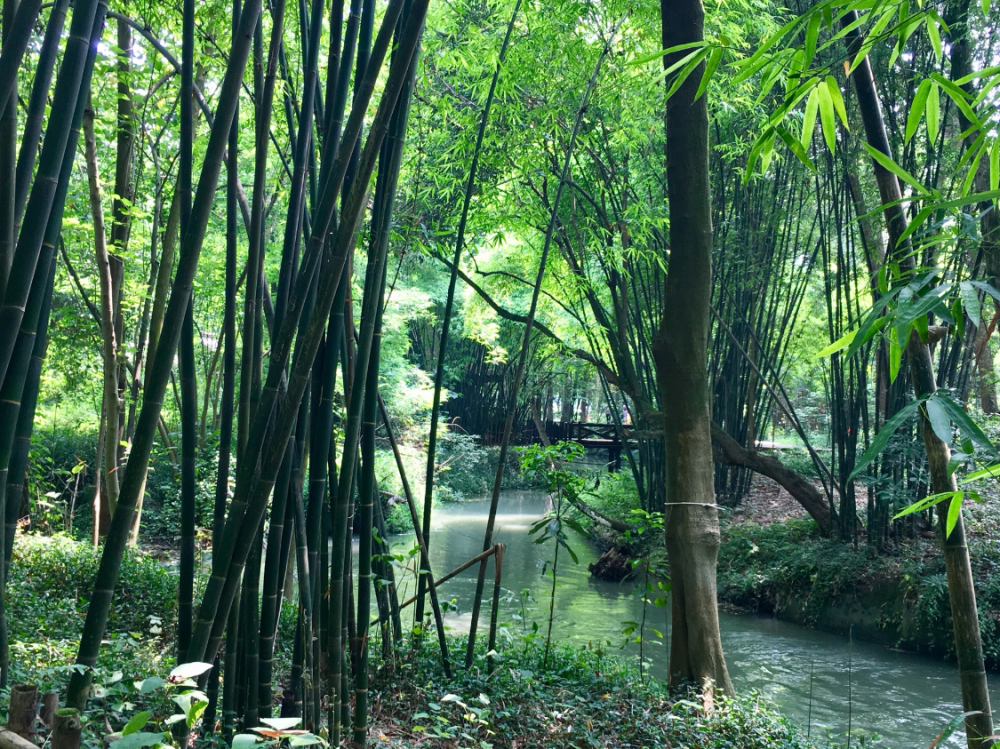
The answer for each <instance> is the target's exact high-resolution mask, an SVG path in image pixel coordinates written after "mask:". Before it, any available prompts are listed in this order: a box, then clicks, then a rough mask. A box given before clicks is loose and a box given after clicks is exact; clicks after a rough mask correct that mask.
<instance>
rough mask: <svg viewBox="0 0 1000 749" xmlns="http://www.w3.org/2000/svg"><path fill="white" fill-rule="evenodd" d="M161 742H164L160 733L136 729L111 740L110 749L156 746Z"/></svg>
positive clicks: (135, 748)
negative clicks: (115, 739) (134, 731)
mask: <svg viewBox="0 0 1000 749" xmlns="http://www.w3.org/2000/svg"><path fill="white" fill-rule="evenodd" d="M163 743H166V742H165V739H164V736H163V734H162V733H150V732H148V731H138V732H136V733H130V734H129V735H128V736H122V737H121V738H120V739H118V740H117V741H113V742H111V749H143V748H144V747H147V746H156V745H157V744H163Z"/></svg>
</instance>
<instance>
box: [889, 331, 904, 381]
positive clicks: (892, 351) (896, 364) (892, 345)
mask: <svg viewBox="0 0 1000 749" xmlns="http://www.w3.org/2000/svg"><path fill="white" fill-rule="evenodd" d="M902 364H903V347H902V346H901V345H900V342H899V328H893V329H892V330H890V331H889V381H890V382H895V381H896V377H898V376H899V368H900V367H901V366H902Z"/></svg>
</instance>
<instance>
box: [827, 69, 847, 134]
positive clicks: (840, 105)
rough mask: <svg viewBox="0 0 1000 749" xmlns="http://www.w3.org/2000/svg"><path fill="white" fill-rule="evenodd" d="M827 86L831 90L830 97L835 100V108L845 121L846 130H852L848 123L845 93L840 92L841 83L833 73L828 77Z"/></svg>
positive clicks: (843, 121) (841, 119) (842, 120)
mask: <svg viewBox="0 0 1000 749" xmlns="http://www.w3.org/2000/svg"><path fill="white" fill-rule="evenodd" d="M826 87H827V88H828V89H829V90H830V99H831V101H833V108H834V109H835V110H837V116H838V117H840V121H841V122H842V123H844V130H846V131H848V132H850V131H851V128H850V126H849V125H848V124H847V107H845V106H844V95H843V94H842V93H840V84H839V83H837V79H836V78H834V77H833V76H832V75H828V76H827V77H826Z"/></svg>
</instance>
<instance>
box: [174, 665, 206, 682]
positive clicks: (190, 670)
mask: <svg viewBox="0 0 1000 749" xmlns="http://www.w3.org/2000/svg"><path fill="white" fill-rule="evenodd" d="M211 668H212V664H211V663H199V662H197V661H195V662H193V663H182V664H181V665H179V666H177V667H176V668H175V669H174V670H173V671H171V672H170V678H171V679H193V678H195V677H196V676H201V675H202V674H203V673H205V672H206V671H208V670H210V669H211Z"/></svg>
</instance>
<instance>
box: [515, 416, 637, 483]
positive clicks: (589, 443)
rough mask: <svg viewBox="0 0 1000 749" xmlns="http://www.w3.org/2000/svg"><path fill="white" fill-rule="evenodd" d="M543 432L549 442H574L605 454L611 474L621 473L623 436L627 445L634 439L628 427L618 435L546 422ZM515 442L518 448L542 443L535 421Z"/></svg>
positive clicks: (612, 428)
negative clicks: (602, 451) (603, 451)
mask: <svg viewBox="0 0 1000 749" xmlns="http://www.w3.org/2000/svg"><path fill="white" fill-rule="evenodd" d="M544 428H545V434H546V436H547V437H548V438H549V441H550V442H576V443H578V444H579V445H581V446H583V447H584V448H585V449H588V450H607V451H608V463H609V464H610V465H611V469H612V470H613V471H618V470H620V469H621V463H622V439H621V438H622V436H624V438H625V440H626V441H627V442H628V443H629V445H631V446H634V445H635V444H636V438H635V437H633V436H632V430H631V428H630V427H627V426H626V427H623V428H622V431H621V434H619V431H618V426H617V425H615V424H607V423H601V422H595V421H546V422H545V423H544ZM515 439H516V441H517V443H518V444H521V445H536V444H540V443H541V442H542V438H541V435H540V434H539V433H538V428H537V427H536V425H535V422H534V421H529V422H528V423H527V424H525V426H524V428H523V429H522V430H521V433H520V434H519V435H517V437H516V438H515Z"/></svg>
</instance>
